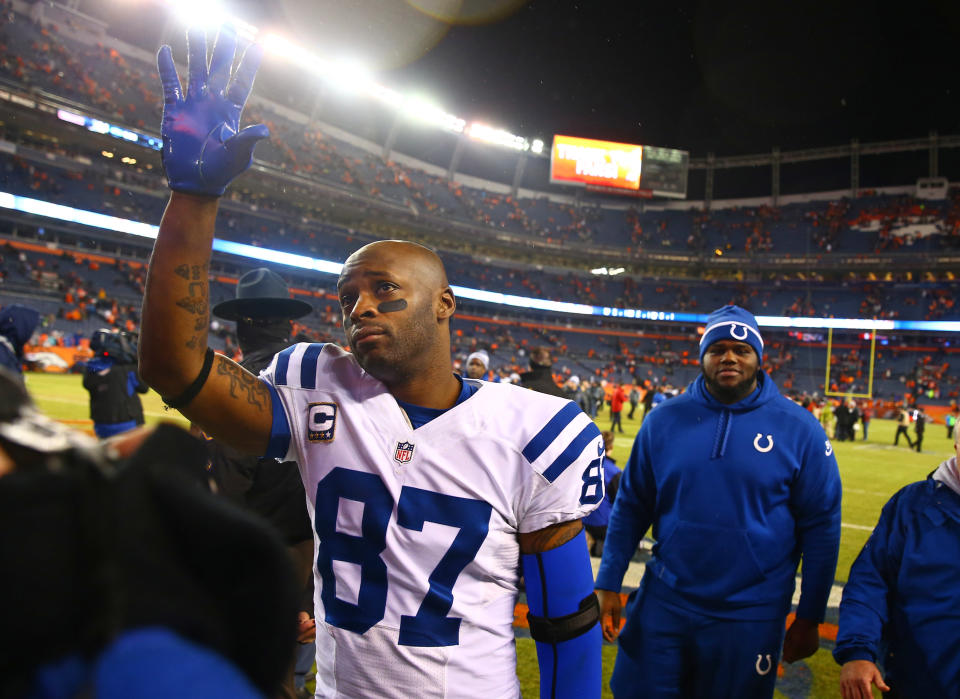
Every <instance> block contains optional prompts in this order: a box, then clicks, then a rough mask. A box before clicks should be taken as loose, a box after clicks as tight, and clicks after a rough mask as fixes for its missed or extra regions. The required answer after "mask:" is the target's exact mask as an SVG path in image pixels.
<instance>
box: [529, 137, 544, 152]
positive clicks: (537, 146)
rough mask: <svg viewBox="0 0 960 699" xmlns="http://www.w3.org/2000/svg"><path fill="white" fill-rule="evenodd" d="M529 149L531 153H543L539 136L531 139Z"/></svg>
mask: <svg viewBox="0 0 960 699" xmlns="http://www.w3.org/2000/svg"><path fill="white" fill-rule="evenodd" d="M530 151H531V152H532V153H536V154H537V155H539V154H540V153H543V141H541V140H540V139H539V138H535V139H533V143H531V144H530Z"/></svg>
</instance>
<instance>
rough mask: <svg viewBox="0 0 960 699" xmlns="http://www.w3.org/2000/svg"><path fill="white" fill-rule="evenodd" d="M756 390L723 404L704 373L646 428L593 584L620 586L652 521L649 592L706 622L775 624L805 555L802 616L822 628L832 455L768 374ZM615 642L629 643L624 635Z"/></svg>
mask: <svg viewBox="0 0 960 699" xmlns="http://www.w3.org/2000/svg"><path fill="white" fill-rule="evenodd" d="M758 383H759V385H758V388H757V390H756V391H755V392H754V393H753V394H751V395H750V396H748V397H747V398H745V399H744V400H742V401H740V402H739V403H735V404H732V405H725V404H723V403H720V402H719V401H717V400H716V399H715V398H714V397H713V396H712V395H710V393H709V392H708V391H707V389H706V386H705V384H704V380H703V377H702V376H700V377H698V378H697V380H696V381H694V382H693V383H692V384H691V385H690V387H689V388H688V390H687V392H686V393H685V394H683V395H682V396H680V397H678V398H674V399H672V400H669V401H665V402H664V403H663V404H662V405H661V406H660V407H659V408H657V409H656V410H654V411H653V412H651V413H650V415H649V416H648V417H647V419H646V420H644V422H643V427H642V428H641V430H640V433H639V434H638V435H637V439H636V442H635V443H634V445H633V451H632V453H631V454H630V460H629V461H628V463H627V464H626V467H625V468H624V472H623V477H622V479H621V481H620V490H619V492H618V493H617V499H616V502H615V503H614V505H613V512H612V513H611V515H610V524H609V527H608V529H607V539H606V543H605V544H604V550H603V559H602V561H601V564H600V570H599V572H598V574H597V582H596V586H597V587H598V588H600V589H604V590H614V591H619V590H620V586H621V583H622V581H623V575H624V573H625V572H626V569H627V565H628V564H629V562H630V559H631V557H632V556H633V554H634V552H635V551H636V550H637V544H638V543H639V541H640V538H641V537H642V536H643V534H644V532H646V530H647V528H648V527H649V526H650V525H651V524H652V525H653V535H654V537H655V538H656V540H657V543H656V544H655V545H654V547H653V557H652V558H651V560H650V561H649V563H648V564H647V572H646V575H645V577H644V585H645V586H646V587H647V591H648V593H649V594H653V595H656V596H658V597H660V598H664V599H666V601H668V602H671V603H673V604H675V605H677V606H680V607H682V608H685V609H687V610H690V611H691V612H693V613H697V614H703V615H706V616H711V617H718V618H736V619H742V620H749V619H754V620H760V619H775V618H777V617H780V616H785V615H786V613H787V612H788V611H789V609H790V604H791V600H792V597H793V590H794V584H795V582H794V581H795V577H796V572H797V566H798V564H799V562H800V559H801V556H802V558H803V579H802V584H801V597H800V603H799V606H798V609H797V614H798V616H800V617H803V618H805V619H810V620H812V621H816V622H820V621H822V620H823V615H824V612H825V610H826V605H827V598H828V597H829V594H830V587H831V585H832V584H833V580H834V573H835V572H836V565H837V552H838V550H839V547H840V493H841V486H840V474H839V471H838V469H837V462H836V459H835V458H834V455H833V447H832V445H831V444H830V441H829V440H828V439H827V437H826V434H824V431H823V428H822V427H821V426H820V424H819V422H817V420H816V419H815V418H814V417H813V416H812V415H811V414H810V413H809V412H808V411H806V410H804V409H803V408H801V407H800V406H798V405H796V404H795V403H793V402H792V401H790V400H788V399H787V398H785V397H784V396H782V395H780V392H779V391H778V390H777V387H776V385H775V384H774V383H773V381H772V380H771V379H770V378H769V377H767V376H766V374H764V373H763V372H762V371H761V372H760V374H759V376H758ZM630 612H631V608H630V605H628V607H627V618H628V624H629V617H630ZM620 642H621V645H627V646H629V643H630V639H629V633H628V632H627V629H625V630H624V634H622V635H621V636H620Z"/></svg>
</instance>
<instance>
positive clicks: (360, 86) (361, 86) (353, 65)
mask: <svg viewBox="0 0 960 699" xmlns="http://www.w3.org/2000/svg"><path fill="white" fill-rule="evenodd" d="M324 77H325V78H326V79H327V80H329V81H330V84H331V85H333V86H334V87H336V88H337V89H340V90H344V91H346V92H367V91H368V90H369V89H370V87H371V86H372V85H373V84H374V82H373V74H372V73H371V72H370V69H369V68H367V67H366V66H365V65H363V64H362V63H360V62H359V61H357V60H354V59H348V58H338V59H337V60H336V61H334V62H333V63H330V64H327V70H326V71H325V73H324Z"/></svg>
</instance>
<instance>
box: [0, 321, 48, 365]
mask: <svg viewBox="0 0 960 699" xmlns="http://www.w3.org/2000/svg"><path fill="white" fill-rule="evenodd" d="M39 322H40V313H39V312H37V311H35V310H34V309H32V308H28V307H27V306H21V305H20V304H18V303H12V304H10V305H9V306H5V307H4V308H3V310H0V366H3V367H6V368H7V369H9V370H10V371H12V372H14V373H15V374H17V375H18V376H20V375H22V373H23V368H22V365H23V346H24V345H25V344H26V343H27V340H29V339H30V336H31V335H33V331H34V330H36V328H37V324H38V323H39Z"/></svg>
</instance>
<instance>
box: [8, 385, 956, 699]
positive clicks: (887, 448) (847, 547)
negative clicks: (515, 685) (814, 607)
mask: <svg viewBox="0 0 960 699" xmlns="http://www.w3.org/2000/svg"><path fill="white" fill-rule="evenodd" d="M27 387H28V388H29V390H30V393H31V394H32V395H33V398H34V400H35V401H36V403H37V405H38V406H39V407H40V409H41V410H43V411H44V412H45V413H47V414H48V415H50V416H52V417H55V418H57V419H60V420H65V421H69V423H70V424H72V425H74V426H76V427H77V428H78V429H86V430H89V429H90V421H89V420H88V417H89V412H88V400H87V393H86V391H85V390H84V389H83V387H82V386H81V385H80V376H78V375H67V376H63V375H52V374H28V375H27ZM143 402H144V411H145V414H146V419H147V422H148V423H152V422H158V421H161V420H170V421H175V422H178V423H180V424H183V425H186V420H184V419H183V417H182V416H180V414H179V413H177V412H176V411H172V410H171V411H167V410H164V408H163V405H162V403H161V401H160V398H159V396H158V395H157V394H156V393H153V392H151V393H149V394H147V395H146V396H145V397H144V401H143ZM638 417H639V411H638ZM597 424H598V425H599V426H600V428H601V429H607V427H608V426H609V420H608V419H606V417H605V415H604V416H602V417H601V419H598V420H597ZM639 426H640V422H639V419H637V420H628V419H626V411H625V412H624V429H625V430H626V433H625V434H623V435H617V438H616V446H615V450H614V458H616V460H617V463H619V464H620V465H623V464H624V463H625V462H626V460H627V457H628V455H629V453H630V447H631V445H632V443H633V437H634V435H635V434H636V432H637V430H638V429H639ZM894 430H895V427H894V423H893V422H892V421H888V420H874V421H873V422H872V423H871V425H870V434H869V439H868V440H866V441H857V442H855V443H849V442H839V443H835V444H834V448H835V450H836V455H837V461H838V462H839V464H840V475H841V477H842V479H843V488H844V495H843V529H842V538H841V542H840V560H839V563H838V565H837V583H838V584H841V585H842V583H843V582H844V581H845V580H846V578H847V575H848V573H849V571H850V565H851V564H852V563H853V560H854V558H855V557H856V555H857V553H858V552H859V551H860V548H861V547H862V546H863V543H864V542H865V541H866V539H867V536H868V535H869V533H870V530H871V529H872V528H873V525H874V524H876V521H877V517H878V516H879V513H880V508H881V507H882V506H883V504H884V503H885V502H886V501H887V499H888V498H889V497H890V496H891V495H893V493H895V492H896V491H897V490H898V489H899V488H900V487H901V486H903V485H905V484H907V483H910V482H911V481H915V480H920V479H923V478H925V477H926V475H927V474H928V473H929V472H930V471H931V470H933V469H934V468H935V467H936V466H937V465H938V464H939V463H940V462H941V461H943V460H944V459H947V458H949V457H950V456H951V454H952V453H953V452H952V443H951V442H950V440H948V439H947V438H946V430H945V428H944V427H943V426H942V425H930V426H929V427H928V428H927V432H926V439H925V441H924V444H923V447H924V451H923V453H921V454H918V453H916V452H915V451H911V450H908V449H906V448H905V447H904V446H901V447H894V446H892V442H893V434H894ZM859 437H860V434H859V433H858V439H859ZM912 437H913V435H912V434H911V438H912ZM827 621H828V622H831V623H832V624H836V609H831V610H828V612H827ZM827 634H829V631H827ZM831 647H832V644H831V642H830V641H829V640H824V641H823V642H822V647H821V649H820V650H819V651H818V652H817V653H816V655H814V656H813V657H812V658H809V659H808V660H806V661H804V662H801V663H796V664H794V665H792V666H789V667H785V668H784V671H783V675H782V676H781V678H780V680H779V682H778V692H777V696H778V697H790V698H791V699H793V698H797V699H800V698H806V697H836V696H839V685H838V677H839V668H838V667H837V665H836V664H835V663H834V662H833V659H832V657H831V656H830V648H831ZM517 652H518V663H517V672H518V674H519V676H520V680H521V684H522V686H523V694H524V696H525V697H536V696H538V678H537V661H536V651H535V648H534V643H533V641H531V640H530V639H529V638H519V639H517ZM615 657H616V647H615V646H605V647H604V674H605V676H606V677H607V678H608V677H609V675H610V672H611V670H612V669H613V661H614V658H615ZM609 696H611V694H610V692H609V690H606V691H605V692H604V697H609ZM877 696H879V693H878V694H877Z"/></svg>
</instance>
